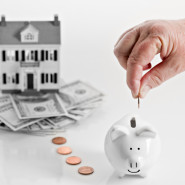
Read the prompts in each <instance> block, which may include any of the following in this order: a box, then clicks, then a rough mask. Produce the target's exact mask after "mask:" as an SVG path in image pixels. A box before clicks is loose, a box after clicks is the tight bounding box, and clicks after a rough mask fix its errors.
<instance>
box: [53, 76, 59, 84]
mask: <svg viewBox="0 0 185 185" xmlns="http://www.w3.org/2000/svg"><path fill="white" fill-rule="evenodd" d="M57 81H58V80H57V73H54V83H55V84H56V83H57Z"/></svg>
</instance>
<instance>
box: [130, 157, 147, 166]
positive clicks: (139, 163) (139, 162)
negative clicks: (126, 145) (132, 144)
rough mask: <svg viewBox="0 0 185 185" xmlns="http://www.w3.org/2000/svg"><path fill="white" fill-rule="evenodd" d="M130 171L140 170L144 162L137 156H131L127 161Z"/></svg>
mask: <svg viewBox="0 0 185 185" xmlns="http://www.w3.org/2000/svg"><path fill="white" fill-rule="evenodd" d="M127 161H128V167H129V168H130V169H141V168H142V167H143V165H144V160H143V158H142V157H139V156H131V157H129V158H128V159H127Z"/></svg>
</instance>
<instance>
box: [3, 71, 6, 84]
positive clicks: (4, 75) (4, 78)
mask: <svg viewBox="0 0 185 185" xmlns="http://www.w3.org/2000/svg"><path fill="white" fill-rule="evenodd" d="M3 84H6V74H5V73H3Z"/></svg>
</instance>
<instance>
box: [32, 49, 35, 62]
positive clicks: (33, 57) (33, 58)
mask: <svg viewBox="0 0 185 185" xmlns="http://www.w3.org/2000/svg"><path fill="white" fill-rule="evenodd" d="M31 60H35V56H34V51H31Z"/></svg>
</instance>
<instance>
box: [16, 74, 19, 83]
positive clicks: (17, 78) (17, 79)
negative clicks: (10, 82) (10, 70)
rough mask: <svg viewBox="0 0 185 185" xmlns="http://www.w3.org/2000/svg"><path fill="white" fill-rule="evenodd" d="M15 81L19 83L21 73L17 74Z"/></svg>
mask: <svg viewBox="0 0 185 185" xmlns="http://www.w3.org/2000/svg"><path fill="white" fill-rule="evenodd" d="M15 81H16V84H19V73H16V74H15Z"/></svg>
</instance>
